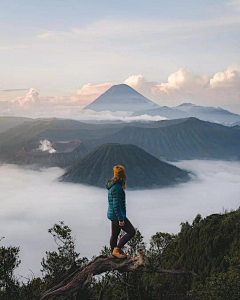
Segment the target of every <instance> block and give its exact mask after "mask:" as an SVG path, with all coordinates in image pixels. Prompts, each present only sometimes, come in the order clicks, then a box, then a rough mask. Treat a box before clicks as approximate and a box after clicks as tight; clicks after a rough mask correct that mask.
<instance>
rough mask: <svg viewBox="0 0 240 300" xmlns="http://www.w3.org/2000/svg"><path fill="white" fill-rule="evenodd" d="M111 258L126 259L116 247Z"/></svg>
mask: <svg viewBox="0 0 240 300" xmlns="http://www.w3.org/2000/svg"><path fill="white" fill-rule="evenodd" d="M112 256H114V257H117V258H126V257H127V255H126V254H125V253H124V252H123V251H122V250H121V249H120V248H117V247H115V248H114V249H113V252H112Z"/></svg>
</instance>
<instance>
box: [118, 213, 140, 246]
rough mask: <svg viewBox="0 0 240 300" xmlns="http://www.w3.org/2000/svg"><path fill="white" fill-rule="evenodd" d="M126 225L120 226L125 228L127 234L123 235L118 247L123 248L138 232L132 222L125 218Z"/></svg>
mask: <svg viewBox="0 0 240 300" xmlns="http://www.w3.org/2000/svg"><path fill="white" fill-rule="evenodd" d="M124 222H125V224H124V226H120V225H119V227H120V228H121V229H122V230H124V231H125V232H126V234H125V235H124V236H123V237H121V239H120V241H119V242H118V244H117V247H118V248H120V249H121V248H122V247H123V246H124V245H125V244H126V243H127V242H128V241H129V240H130V239H131V238H133V237H134V235H135V233H136V230H135V228H134V227H133V225H132V223H131V222H130V221H129V220H128V219H127V218H125V219H124Z"/></svg>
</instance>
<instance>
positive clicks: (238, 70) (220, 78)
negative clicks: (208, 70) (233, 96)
mask: <svg viewBox="0 0 240 300" xmlns="http://www.w3.org/2000/svg"><path fill="white" fill-rule="evenodd" d="M210 86H211V87H213V88H215V87H224V88H232V87H240V66H230V67H228V68H227V70H225V71H221V72H217V73H216V74H215V75H214V76H213V78H211V79H210Z"/></svg>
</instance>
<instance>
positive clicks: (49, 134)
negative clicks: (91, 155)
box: [0, 118, 114, 160]
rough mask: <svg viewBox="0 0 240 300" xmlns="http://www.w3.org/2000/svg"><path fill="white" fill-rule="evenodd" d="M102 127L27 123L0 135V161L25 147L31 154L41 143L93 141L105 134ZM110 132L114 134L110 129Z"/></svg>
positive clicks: (51, 121) (64, 122) (42, 121)
mask: <svg viewBox="0 0 240 300" xmlns="http://www.w3.org/2000/svg"><path fill="white" fill-rule="evenodd" d="M100 130H101V129H100V126H98V125H94V124H85V123H81V122H78V121H74V120H64V119H55V118H52V119H38V120H32V121H29V122H25V123H23V124H21V125H19V126H17V127H14V128H11V129H8V130H6V131H4V132H2V133H1V134H0V159H1V160H4V158H6V157H9V156H11V155H14V154H16V153H17V152H18V151H20V150H21V149H22V148H23V147H24V148H25V151H27V152H29V151H32V150H34V149H36V148H38V147H39V144H40V141H41V140H43V139H47V140H49V141H51V142H54V141H71V140H74V139H80V140H82V139H93V138H97V137H101V136H102V135H104V134H105V129H103V130H102V134H101V132H99V131H100ZM109 132H111V133H112V132H114V131H111V129H109Z"/></svg>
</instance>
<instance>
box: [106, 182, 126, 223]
mask: <svg viewBox="0 0 240 300" xmlns="http://www.w3.org/2000/svg"><path fill="white" fill-rule="evenodd" d="M106 188H107V189H108V212H107V217H108V219H109V220H116V219H117V220H118V221H123V220H124V219H125V218H126V199H125V192H124V189H123V188H122V185H121V183H120V182H119V181H113V182H110V183H109V182H107V184H106Z"/></svg>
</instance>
